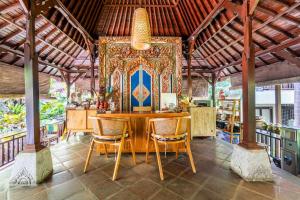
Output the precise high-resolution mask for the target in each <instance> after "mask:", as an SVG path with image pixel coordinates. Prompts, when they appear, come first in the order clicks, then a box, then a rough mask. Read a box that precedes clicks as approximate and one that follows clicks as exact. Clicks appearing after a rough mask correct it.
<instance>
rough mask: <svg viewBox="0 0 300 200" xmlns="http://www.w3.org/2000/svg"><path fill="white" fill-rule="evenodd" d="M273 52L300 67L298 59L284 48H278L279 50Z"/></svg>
mask: <svg viewBox="0 0 300 200" xmlns="http://www.w3.org/2000/svg"><path fill="white" fill-rule="evenodd" d="M275 54H277V55H278V56H280V57H282V58H284V59H285V60H287V61H288V62H289V63H291V64H294V65H296V66H297V67H299V68H300V59H299V58H297V57H295V56H294V55H291V54H290V53H289V52H287V51H285V50H279V51H276V52H275Z"/></svg>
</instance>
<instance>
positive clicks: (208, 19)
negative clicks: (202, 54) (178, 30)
mask: <svg viewBox="0 0 300 200" xmlns="http://www.w3.org/2000/svg"><path fill="white" fill-rule="evenodd" d="M226 1H227V0H220V1H219V3H218V4H217V5H216V6H215V7H214V9H213V10H212V11H211V12H209V14H208V15H207V16H206V18H205V19H204V20H203V21H202V23H201V24H199V26H198V27H197V28H196V29H195V30H194V31H193V33H192V34H191V36H190V37H189V38H188V40H191V39H192V38H197V37H198V35H199V34H200V33H201V32H202V31H203V30H204V29H205V28H206V27H207V26H208V25H209V24H210V23H211V21H212V20H213V19H214V17H215V16H216V15H218V14H219V13H220V11H221V10H222V9H223V8H224V5H225V3H226Z"/></svg>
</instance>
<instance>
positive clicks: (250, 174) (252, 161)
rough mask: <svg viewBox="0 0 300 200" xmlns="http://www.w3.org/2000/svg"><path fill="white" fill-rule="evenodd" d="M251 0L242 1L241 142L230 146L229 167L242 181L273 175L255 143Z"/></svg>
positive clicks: (269, 179) (266, 155)
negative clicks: (231, 150) (242, 126)
mask: <svg viewBox="0 0 300 200" xmlns="http://www.w3.org/2000/svg"><path fill="white" fill-rule="evenodd" d="M257 2H258V1H256V3H257ZM254 3H255V2H253V1H250V0H244V3H243V16H242V18H243V22H244V51H243V58H242V78H243V125H244V128H243V142H242V143H241V144H239V145H235V146H234V150H233V153H232V156H231V163H230V167H231V169H232V170H233V171H234V172H235V173H237V174H238V175H239V176H241V177H242V178H243V179H244V180H246V181H272V179H273V175H272V169H271V164H270V160H269V156H268V153H267V152H266V150H265V149H264V148H260V147H259V146H258V145H257V144H256V129H255V79H254V71H255V64H254V46H253V42H252V15H253V11H254V9H255V6H256V5H257V4H254ZM251 5H252V7H251ZM251 11H252V12H251Z"/></svg>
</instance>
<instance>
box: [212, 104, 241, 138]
mask: <svg viewBox="0 0 300 200" xmlns="http://www.w3.org/2000/svg"><path fill="white" fill-rule="evenodd" d="M219 103H220V108H218V112H217V113H218V115H226V117H229V119H228V118H227V119H228V120H221V119H218V120H217V121H218V122H223V123H226V126H227V127H226V128H225V129H223V131H224V132H225V133H228V134H230V143H232V141H233V136H234V134H238V135H241V133H240V132H233V129H234V126H236V125H240V124H241V122H240V116H241V109H240V104H241V103H240V100H239V99H220V100H219ZM229 105H230V106H229ZM240 128H241V127H240Z"/></svg>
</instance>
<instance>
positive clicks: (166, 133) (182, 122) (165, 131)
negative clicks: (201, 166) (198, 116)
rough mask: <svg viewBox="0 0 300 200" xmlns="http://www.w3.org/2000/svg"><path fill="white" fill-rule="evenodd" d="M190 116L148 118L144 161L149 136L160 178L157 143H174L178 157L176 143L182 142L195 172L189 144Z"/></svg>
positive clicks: (147, 150) (160, 170)
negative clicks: (152, 143)
mask: <svg viewBox="0 0 300 200" xmlns="http://www.w3.org/2000/svg"><path fill="white" fill-rule="evenodd" d="M190 126H191V117H190V116H189V117H176V118H155V119H150V120H149V131H150V132H149V134H148V136H147V146H146V162H148V154H149V142H150V138H151V140H153V142H154V146H155V151H156V157H157V163H158V168H159V174H160V179H161V180H164V175H163V170H162V165H161V160H160V152H159V144H165V145H168V144H171V145H176V158H177V157H178V144H180V143H184V144H185V149H186V153H187V154H188V156H189V159H190V164H191V167H192V170H193V172H194V173H196V168H195V163H194V159H193V155H192V151H191V146H190V135H191V128H190Z"/></svg>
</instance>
